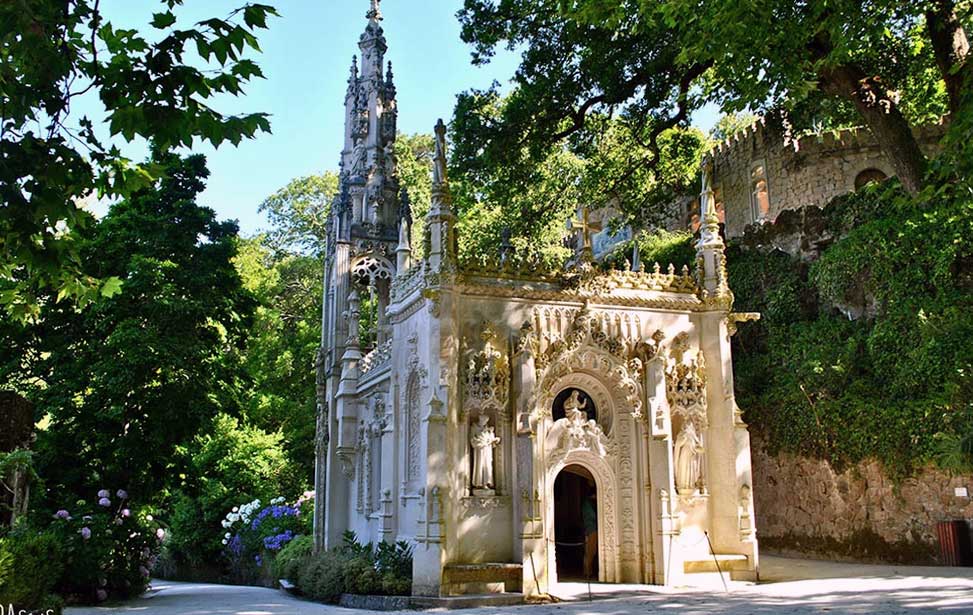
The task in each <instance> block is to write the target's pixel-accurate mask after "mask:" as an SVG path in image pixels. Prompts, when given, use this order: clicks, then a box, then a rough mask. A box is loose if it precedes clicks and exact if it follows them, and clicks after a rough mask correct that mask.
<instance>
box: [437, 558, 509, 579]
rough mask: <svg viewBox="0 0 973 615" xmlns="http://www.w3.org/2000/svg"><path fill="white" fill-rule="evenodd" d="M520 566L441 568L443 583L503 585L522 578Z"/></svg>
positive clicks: (491, 564) (492, 563)
mask: <svg viewBox="0 0 973 615" xmlns="http://www.w3.org/2000/svg"><path fill="white" fill-rule="evenodd" d="M523 570H524V567H523V565H522V564H513V563H506V562H483V563H479V564H446V565H445V566H444V567H443V582H444V583H449V584H453V583H503V582H507V581H514V582H519V581H520V580H521V578H522V576H523Z"/></svg>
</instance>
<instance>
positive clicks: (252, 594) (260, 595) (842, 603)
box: [66, 557, 973, 615]
mask: <svg viewBox="0 0 973 615" xmlns="http://www.w3.org/2000/svg"><path fill="white" fill-rule="evenodd" d="M761 572H762V575H763V582H762V583H760V584H756V585H753V584H739V583H735V584H732V585H731V587H730V591H729V593H727V592H724V591H723V589H722V586H720V587H719V589H707V590H690V589H668V590H660V589H658V588H652V587H647V586H634V585H629V586H621V587H620V586H598V585H595V586H593V590H594V593H596V594H598V596H597V598H596V600H594V601H592V602H588V601H587V600H585V599H584V598H586V597H587V588H586V587H585V586H584V585H583V584H564V585H562V586H561V587H559V588H558V589H559V590H560V595H562V596H564V597H566V598H570V599H572V601H571V602H561V603H557V604H543V605H527V606H518V607H502V608H500V607H498V608H480V609H468V610H464V611H457V613H462V614H463V615H487V614H491V615H492V614H498V613H501V612H502V613H514V614H516V615H587V614H597V615H623V614H628V613H669V612H678V613H679V615H702V614H704V613H720V614H723V613H725V614H730V615H743V614H749V613H754V614H761V615H762V614H768V615H769V614H783V615H804V614H820V613H882V614H907V613H908V614H913V613H930V612H944V613H970V614H973V569H969V568H934V567H915V566H878V565H876V566H869V565H857V564H840V563H834V562H818V561H813V560H798V559H785V558H777V557H764V558H762V560H761ZM609 591H613V592H619V593H621V594H623V597H611V596H612V594H610V593H606V592H609ZM554 593H557V592H554ZM66 613H67V615H101V614H103V613H132V614H133V615H312V614H314V615H322V614H328V615H355V614H357V615H364V614H365V613H370V612H369V611H356V610H352V609H343V608H339V607H332V606H326V605H321V604H315V603H312V602H307V601H304V600H300V599H298V598H295V597H293V596H289V595H286V594H284V593H282V592H279V591H275V590H270V589H263V588H258V587H233V586H226V585H206V584H194V583H173V582H169V581H157V582H155V583H154V584H153V590H152V592H151V593H150V594H149V595H147V596H146V597H143V598H142V599H140V600H135V601H132V602H130V603H126V604H124V605H121V606H114V607H96V608H71V609H67V611H66Z"/></svg>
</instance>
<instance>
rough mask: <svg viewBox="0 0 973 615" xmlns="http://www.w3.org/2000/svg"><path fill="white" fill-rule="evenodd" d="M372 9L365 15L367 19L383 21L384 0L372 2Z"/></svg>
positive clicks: (372, 0) (373, 0)
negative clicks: (382, 5)
mask: <svg viewBox="0 0 973 615" xmlns="http://www.w3.org/2000/svg"><path fill="white" fill-rule="evenodd" d="M371 2H372V7H371V8H370V9H368V12H367V13H365V17H367V18H368V19H372V20H374V21H382V7H381V6H380V5H381V4H382V0H371Z"/></svg>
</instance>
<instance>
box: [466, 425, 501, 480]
mask: <svg viewBox="0 0 973 615" xmlns="http://www.w3.org/2000/svg"><path fill="white" fill-rule="evenodd" d="M489 423H490V417H489V416H487V415H486V414H481V415H480V416H478V417H477V422H476V424H475V425H473V430H472V433H471V434H470V446H472V447H473V471H472V473H471V474H472V482H473V488H474V489H477V490H480V489H482V490H489V491H491V492H492V490H493V487H494V480H493V454H494V450H493V449H494V448H496V446H497V445H498V444H500V438H499V437H498V436H497V434H496V433H495V432H494V431H493V427H491V426H490V425H489Z"/></svg>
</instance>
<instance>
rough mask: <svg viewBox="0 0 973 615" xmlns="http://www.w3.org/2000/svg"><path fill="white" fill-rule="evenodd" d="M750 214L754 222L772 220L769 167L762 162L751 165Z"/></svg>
mask: <svg viewBox="0 0 973 615" xmlns="http://www.w3.org/2000/svg"><path fill="white" fill-rule="evenodd" d="M750 214H751V216H752V221H753V222H763V221H764V220H768V219H770V187H769V186H768V183H767V165H766V164H765V163H764V161H762V160H758V161H756V162H754V163H753V164H752V165H750Z"/></svg>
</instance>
